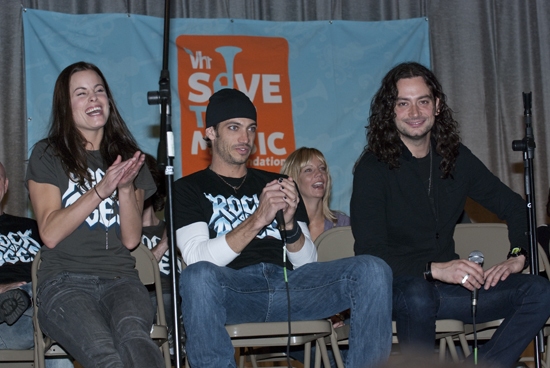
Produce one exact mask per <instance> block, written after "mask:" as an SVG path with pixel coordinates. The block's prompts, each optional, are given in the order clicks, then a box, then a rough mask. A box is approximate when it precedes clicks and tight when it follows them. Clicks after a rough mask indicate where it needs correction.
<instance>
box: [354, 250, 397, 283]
mask: <svg viewBox="0 0 550 368" xmlns="http://www.w3.org/2000/svg"><path fill="white" fill-rule="evenodd" d="M353 259H354V260H355V261H356V264H355V265H354V268H356V270H357V274H358V275H360V276H361V277H362V278H365V279H366V281H367V282H372V281H374V280H376V281H377V282H379V283H381V284H387V285H388V286H390V287H391V284H392V279H393V276H392V270H391V268H390V266H388V264H387V263H386V262H384V261H383V260H382V259H380V258H378V257H374V256H369V255H359V256H355V257H353Z"/></svg>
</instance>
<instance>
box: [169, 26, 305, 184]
mask: <svg viewBox="0 0 550 368" xmlns="http://www.w3.org/2000/svg"><path fill="white" fill-rule="evenodd" d="M176 46H177V50H178V53H177V54H178V64H177V65H178V94H179V101H180V107H181V121H180V127H181V128H180V129H181V137H180V142H181V162H182V173H183V175H188V174H191V173H193V172H196V171H199V170H202V169H204V168H205V167H207V166H208V164H209V163H210V160H211V159H210V150H209V149H208V147H207V145H206V142H205V141H204V139H203V137H204V135H205V122H204V121H205V120H204V119H205V112H206V106H207V105H208V99H209V98H210V96H211V95H212V94H213V93H214V92H216V91H219V90H220V89H222V88H235V89H238V90H240V91H241V92H243V93H245V94H246V95H247V96H248V97H249V98H250V100H251V101H252V102H253V103H254V105H255V106H256V111H257V116H258V117H257V120H258V121H257V122H258V128H257V131H256V140H255V142H254V149H253V151H252V155H251V156H250V159H249V161H248V166H249V167H255V168H259V169H263V170H267V171H273V172H279V171H280V170H281V166H282V164H283V163H284V160H285V158H286V157H287V156H288V155H289V154H290V153H291V152H292V151H294V147H295V140H294V125H293V122H292V100H291V93H290V80H289V74H288V54H289V50H288V42H287V41H286V40H285V39H284V38H280V37H254V36H193V35H181V36H179V37H177V38H176Z"/></svg>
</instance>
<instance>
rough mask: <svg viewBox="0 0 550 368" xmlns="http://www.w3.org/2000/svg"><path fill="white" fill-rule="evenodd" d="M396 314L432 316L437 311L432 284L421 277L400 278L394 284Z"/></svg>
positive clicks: (394, 308)
mask: <svg viewBox="0 0 550 368" xmlns="http://www.w3.org/2000/svg"><path fill="white" fill-rule="evenodd" d="M393 310H394V313H402V312H403V313H407V314H409V315H417V316H419V317H420V316H430V315H434V314H435V311H436V310H437V300H436V298H435V294H434V286H433V284H432V283H430V282H428V281H426V280H424V279H423V278H421V277H407V276H405V277H403V276H401V277H398V278H396V279H394V284H393Z"/></svg>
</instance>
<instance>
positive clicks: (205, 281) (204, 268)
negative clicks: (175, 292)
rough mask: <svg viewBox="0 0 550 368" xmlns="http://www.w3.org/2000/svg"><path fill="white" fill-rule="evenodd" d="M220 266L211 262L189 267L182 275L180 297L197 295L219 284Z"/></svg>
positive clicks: (198, 263) (194, 264)
mask: <svg viewBox="0 0 550 368" xmlns="http://www.w3.org/2000/svg"><path fill="white" fill-rule="evenodd" d="M219 268H220V267H219V266H216V265H215V264H213V263H210V262H197V263H193V264H192V265H190V266H187V267H186V268H185V270H183V272H182V273H181V275H180V282H179V283H180V285H179V289H180V295H181V296H182V298H185V295H190V296H193V295H197V293H204V292H205V290H207V289H209V288H210V287H212V285H216V284H218V281H217V280H218V278H217V274H218V271H219Z"/></svg>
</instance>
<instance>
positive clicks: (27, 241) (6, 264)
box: [0, 213, 42, 284]
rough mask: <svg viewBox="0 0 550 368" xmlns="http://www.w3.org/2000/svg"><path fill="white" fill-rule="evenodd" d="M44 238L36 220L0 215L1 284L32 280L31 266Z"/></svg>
mask: <svg viewBox="0 0 550 368" xmlns="http://www.w3.org/2000/svg"><path fill="white" fill-rule="evenodd" d="M41 246H42V240H40V236H39V235H38V226H37V224H36V221H34V220H32V219H29V218H25V217H17V216H12V215H8V214H6V213H4V214H3V215H0V253H1V258H0V284H7V283H10V282H17V281H26V282H30V281H31V266H32V261H33V259H34V256H35V255H36V253H38V251H39V250H40V247H41Z"/></svg>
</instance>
